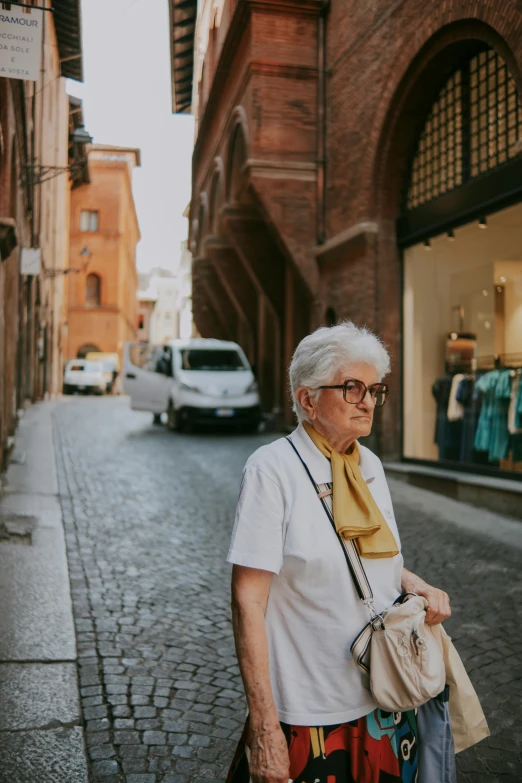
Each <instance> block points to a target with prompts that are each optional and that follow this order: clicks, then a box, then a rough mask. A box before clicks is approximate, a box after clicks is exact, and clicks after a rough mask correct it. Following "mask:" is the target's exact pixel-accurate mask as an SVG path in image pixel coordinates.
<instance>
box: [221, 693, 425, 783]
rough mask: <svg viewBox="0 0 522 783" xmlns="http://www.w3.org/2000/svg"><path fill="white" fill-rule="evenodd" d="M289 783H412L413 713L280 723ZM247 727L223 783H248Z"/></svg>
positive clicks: (414, 756) (414, 762)
mask: <svg viewBox="0 0 522 783" xmlns="http://www.w3.org/2000/svg"><path fill="white" fill-rule="evenodd" d="M281 728H282V729H283V732H284V734H285V737H286V741H287V743H288V750H289V755H290V779H291V780H292V781H294V783H415V781H417V767H418V754H417V752H418V738H417V720H416V715H415V711H410V712H402V713H401V712H394V713H391V712H384V711H382V710H379V709H377V710H375V711H374V712H371V713H370V714H369V715H366V716H365V717H363V718H359V719H358V720H354V721H350V722H349V723H341V724H338V725H336V726H290V725H288V724H286V723H282V724H281ZM248 745H249V727H248V721H247V723H246V725H245V729H244V731H243V735H242V737H241V739H240V741H239V744H238V747H237V750H236V754H235V756H234V760H233V762H232V765H231V767H230V770H229V773H228V777H227V783H249V781H250V771H249V768H248V751H247V749H248Z"/></svg>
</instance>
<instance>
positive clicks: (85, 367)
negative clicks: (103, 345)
mask: <svg viewBox="0 0 522 783" xmlns="http://www.w3.org/2000/svg"><path fill="white" fill-rule="evenodd" d="M75 391H78V392H83V393H84V394H105V392H106V391H107V376H106V374H105V372H104V369H103V364H102V363H101V362H91V361H88V360H87V359H73V361H71V362H69V363H68V364H67V366H66V368H65V373H64V376H63V393H64V394H73V393H74V392H75Z"/></svg>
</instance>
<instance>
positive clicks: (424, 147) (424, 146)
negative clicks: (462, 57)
mask: <svg viewBox="0 0 522 783" xmlns="http://www.w3.org/2000/svg"><path fill="white" fill-rule="evenodd" d="M521 137H522V108H521V105H520V100H519V97H518V94H517V90H516V86H515V82H514V81H513V78H512V77H511V76H510V74H509V71H508V68H507V65H506V64H505V63H504V61H503V60H502V59H501V58H500V57H499V56H498V54H497V53H496V52H495V51H493V50H491V49H490V50H487V51H483V52H480V54H476V55H474V56H473V57H472V58H471V59H469V60H468V61H467V62H466V63H464V64H463V65H461V66H460V67H459V68H458V70H456V71H455V72H454V73H453V75H452V76H451V77H450V78H449V79H448V81H447V82H446V84H445V85H444V87H443V89H442V90H441V91H440V93H439V95H438V97H437V100H436V101H435V103H434V104H433V106H432V108H431V111H430V114H429V116H428V119H427V120H426V123H425V125H424V128H423V130H422V133H421V135H420V138H419V142H418V145H417V149H416V151H415V157H414V160H413V164H412V167H411V172H410V180H409V185H408V190H407V194H406V208H407V209H415V207H419V206H421V205H422V204H426V203H427V202H428V201H432V200H433V199H436V198H438V197H439V196H443V195H444V194H445V193H448V192H449V191H451V190H453V189H454V188H456V187H458V186H459V185H462V184H463V183H464V182H467V181H468V180H469V179H472V178H473V177H477V176H479V175H480V174H484V173H485V172H486V171H489V170H490V169H493V168H496V167H497V166H500V165H502V164H503V163H505V162H506V161H507V160H509V159H510V158H513V157H515V155H516V154H517V153H516V143H517V141H518V139H520V138H521Z"/></svg>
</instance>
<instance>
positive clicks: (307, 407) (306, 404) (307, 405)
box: [295, 386, 317, 421]
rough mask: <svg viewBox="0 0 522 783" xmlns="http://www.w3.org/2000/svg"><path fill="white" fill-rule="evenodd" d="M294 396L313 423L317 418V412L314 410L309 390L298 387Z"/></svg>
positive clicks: (313, 401) (313, 402)
mask: <svg viewBox="0 0 522 783" xmlns="http://www.w3.org/2000/svg"><path fill="white" fill-rule="evenodd" d="M295 396H296V399H297V402H298V403H299V405H300V406H301V408H302V409H303V410H304V412H305V413H306V415H307V416H308V418H309V419H310V420H311V421H313V420H314V419H315V418H316V417H317V412H316V410H315V400H314V399H313V397H312V396H311V394H310V389H308V388H307V387H306V386H299V388H298V389H296V390H295Z"/></svg>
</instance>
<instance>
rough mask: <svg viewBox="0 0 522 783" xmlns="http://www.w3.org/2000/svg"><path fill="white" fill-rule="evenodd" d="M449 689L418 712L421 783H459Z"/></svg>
mask: <svg viewBox="0 0 522 783" xmlns="http://www.w3.org/2000/svg"><path fill="white" fill-rule="evenodd" d="M448 701H449V687H448V686H446V688H445V689H444V691H443V692H442V693H441V694H440V695H439V696H437V697H436V698H435V699H430V701H428V702H427V703H426V704H423V705H422V707H419V709H418V711H417V730H418V736H419V768H418V769H419V776H418V783H456V780H457V769H456V764H455V746H454V742H453V733H452V731H451V723H450V716H449V703H448Z"/></svg>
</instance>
